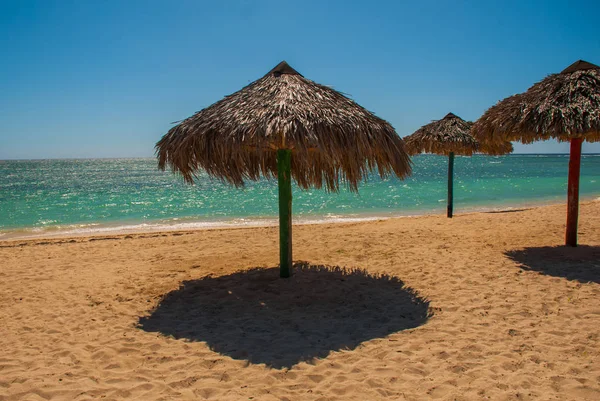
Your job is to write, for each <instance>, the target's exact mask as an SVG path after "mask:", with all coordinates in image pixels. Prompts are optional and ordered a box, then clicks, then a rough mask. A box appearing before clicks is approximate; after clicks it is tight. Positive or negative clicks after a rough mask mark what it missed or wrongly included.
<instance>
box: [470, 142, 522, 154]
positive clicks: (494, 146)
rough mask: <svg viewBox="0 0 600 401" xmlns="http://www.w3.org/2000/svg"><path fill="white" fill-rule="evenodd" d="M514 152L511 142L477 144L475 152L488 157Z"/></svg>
mask: <svg viewBox="0 0 600 401" xmlns="http://www.w3.org/2000/svg"><path fill="white" fill-rule="evenodd" d="M513 150H514V148H513V144H512V143H511V142H495V143H489V142H478V146H477V152H478V153H485V154H486V155H490V156H502V155H507V154H509V153H512V152H513Z"/></svg>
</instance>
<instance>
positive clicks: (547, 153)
mask: <svg viewBox="0 0 600 401" xmlns="http://www.w3.org/2000/svg"><path fill="white" fill-rule="evenodd" d="M581 154H582V155H600V152H582V153H581ZM419 155H433V156H443V155H437V154H435V153H420V154H418V155H414V156H419ZM523 155H569V152H561V153H556V152H537V153H516V152H514V153H509V154H506V155H486V154H483V153H477V154H473V156H490V157H499V156H523ZM414 156H413V157H414ZM466 157H470V156H466ZM155 158H156V157H155V156H100V157H77V156H75V157H45V158H15V159H0V161H40V160H111V159H155Z"/></svg>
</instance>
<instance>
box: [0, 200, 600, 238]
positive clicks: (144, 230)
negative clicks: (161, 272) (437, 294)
mask: <svg viewBox="0 0 600 401" xmlns="http://www.w3.org/2000/svg"><path fill="white" fill-rule="evenodd" d="M595 202H600V197H598V196H597V195H593V196H589V197H582V199H580V202H579V203H580V206H582V205H584V204H591V203H595ZM559 205H564V206H565V207H566V202H565V201H557V202H543V203H534V202H528V203H527V202H523V203H519V204H511V205H506V206H504V207H474V208H470V209H464V210H462V211H460V212H459V213H455V216H454V217H457V216H467V215H473V214H479V213H482V214H483V213H503V212H519V211H525V210H531V209H539V208H545V207H554V206H559ZM442 215H443V216H445V208H444V209H442V210H439V211H432V210H430V211H422V212H416V213H409V214H397V213H394V214H389V215H382V214H373V215H368V214H363V215H351V216H332V217H329V218H328V217H327V216H325V217H324V218H321V219H318V218H305V219H303V218H299V219H294V222H293V224H294V226H307V225H320V226H328V225H334V226H336V225H342V224H355V223H369V222H374V221H385V220H394V219H407V218H409V219H410V218H418V217H430V216H442ZM565 216H566V214H565ZM177 220H179V219H177ZM91 225H93V227H86V228H82V227H79V228H71V229H66V230H57V231H55V232H48V231H46V232H40V233H36V234H31V233H25V234H21V233H22V232H23V230H14V231H13V232H19V234H17V235H13V236H7V237H4V238H3V237H0V244H3V243H11V242H16V241H27V242H29V241H40V240H64V239H72V238H79V239H81V238H97V237H110V238H117V237H122V236H126V235H144V234H161V233H189V232H198V231H226V230H241V229H252V228H273V227H277V226H278V221H277V218H262V219H261V218H257V219H248V218H238V219H233V220H230V221H200V220H196V221H189V222H184V223H175V224H168V223H162V224H161V223H155V224H152V223H146V222H144V223H139V224H132V225H123V223H122V222H118V223H115V225H110V224H107V225H101V224H91ZM79 226H80V225H79ZM10 233H11V232H10V231H9V235H10Z"/></svg>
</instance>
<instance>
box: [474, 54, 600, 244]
mask: <svg viewBox="0 0 600 401" xmlns="http://www.w3.org/2000/svg"><path fill="white" fill-rule="evenodd" d="M472 132H473V135H474V136H475V137H476V138H477V139H478V140H480V141H485V142H489V143H502V142H505V141H520V142H523V143H532V142H534V141H537V140H547V139H551V138H554V139H556V140H558V141H561V142H567V141H569V142H571V154H570V158H569V183H568V189H567V192H568V196H567V230H566V235H565V243H566V245H569V246H577V220H578V215H579V171H580V165H581V144H582V142H583V140H587V141H589V142H596V141H600V67H598V66H597V65H594V64H591V63H588V62H586V61H582V60H579V61H577V62H575V63H573V64H572V65H570V66H569V67H567V68H566V69H565V70H563V71H562V72H561V73H560V74H552V75H549V76H548V77H546V78H545V79H543V80H542V81H540V82H538V83H537V84H535V85H533V86H532V87H531V88H529V89H528V90H527V91H526V92H524V93H522V94H518V95H514V96H510V97H508V98H506V99H504V100H502V101H500V102H498V104H496V105H495V106H492V107H490V108H489V109H488V110H487V111H486V112H485V113H484V115H483V116H482V117H481V118H480V119H479V120H478V121H477V122H476V123H475V125H474V126H473V129H472Z"/></svg>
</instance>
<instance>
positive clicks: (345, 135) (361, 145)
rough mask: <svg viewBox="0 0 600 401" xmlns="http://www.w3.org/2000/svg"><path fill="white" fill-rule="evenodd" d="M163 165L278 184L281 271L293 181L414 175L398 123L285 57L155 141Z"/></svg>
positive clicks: (288, 255)
mask: <svg viewBox="0 0 600 401" xmlns="http://www.w3.org/2000/svg"><path fill="white" fill-rule="evenodd" d="M156 150H157V154H158V160H159V167H160V168H162V169H164V168H165V167H166V166H167V165H170V166H171V168H172V170H173V171H174V172H179V173H181V175H182V176H183V178H184V179H185V180H186V181H187V182H190V183H191V182H193V180H194V178H195V175H196V172H197V171H198V170H200V169H203V170H205V171H206V172H207V173H208V174H209V175H211V176H213V177H216V178H219V179H221V180H224V181H227V182H229V183H231V184H232V185H235V186H237V187H240V186H243V185H244V181H245V180H258V179H259V178H260V177H261V176H264V177H267V178H272V177H277V178H278V181H279V230H280V273H281V276H282V277H289V276H290V274H291V265H292V241H291V229H292V219H291V213H292V187H291V180H292V178H293V179H294V181H296V183H297V184H298V186H299V187H300V188H303V189H307V188H309V187H315V188H322V187H325V188H326V189H327V190H329V191H338V189H339V182H340V181H344V182H345V183H346V184H347V185H348V187H349V188H350V190H352V191H357V190H358V183H359V181H361V180H364V179H365V178H366V176H367V174H368V173H369V172H371V171H373V170H377V171H378V173H379V174H380V175H381V176H382V177H385V176H388V175H390V174H394V175H396V176H397V177H399V178H404V177H406V176H407V175H409V174H410V172H411V167H410V164H411V162H410V158H409V157H408V155H407V153H406V152H405V150H404V142H403V141H402V139H401V138H400V137H399V136H398V134H396V131H395V130H394V128H393V127H392V126H391V125H390V124H389V123H388V122H386V121H384V120H382V119H381V118H378V117H376V116H375V115H373V114H372V113H370V112H369V111H367V110H365V109H364V108H362V107H361V106H359V105H358V104H356V103H355V102H354V101H352V100H350V99H349V98H347V97H345V96H344V95H342V94H341V93H339V92H337V91H335V90H333V89H331V88H329V87H326V86H323V85H319V84H317V83H315V82H313V81H311V80H308V79H306V78H304V77H303V76H302V75H300V74H299V73H298V72H297V71H296V70H294V69H293V68H292V67H290V66H289V65H288V64H287V63H286V62H285V61H283V62H281V63H280V64H278V65H277V66H276V67H275V68H273V69H272V70H271V71H269V72H268V73H267V75H265V76H264V77H262V78H260V79H259V80H257V81H254V82H252V83H251V84H249V85H248V86H246V87H244V88H242V89H241V90H240V91H238V92H235V93H233V94H231V95H229V96H226V97H225V98H224V99H222V100H220V101H218V102H216V103H214V104H213V105H211V106H209V107H207V108H205V109H203V110H201V111H199V112H198V113H196V114H194V115H193V116H192V117H189V118H188V119H186V120H183V121H182V122H181V123H179V124H178V125H177V126H175V127H173V128H172V129H171V130H169V132H168V133H167V134H166V135H165V136H164V137H163V138H162V139H161V140H160V141H159V142H158V143H157V144H156Z"/></svg>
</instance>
